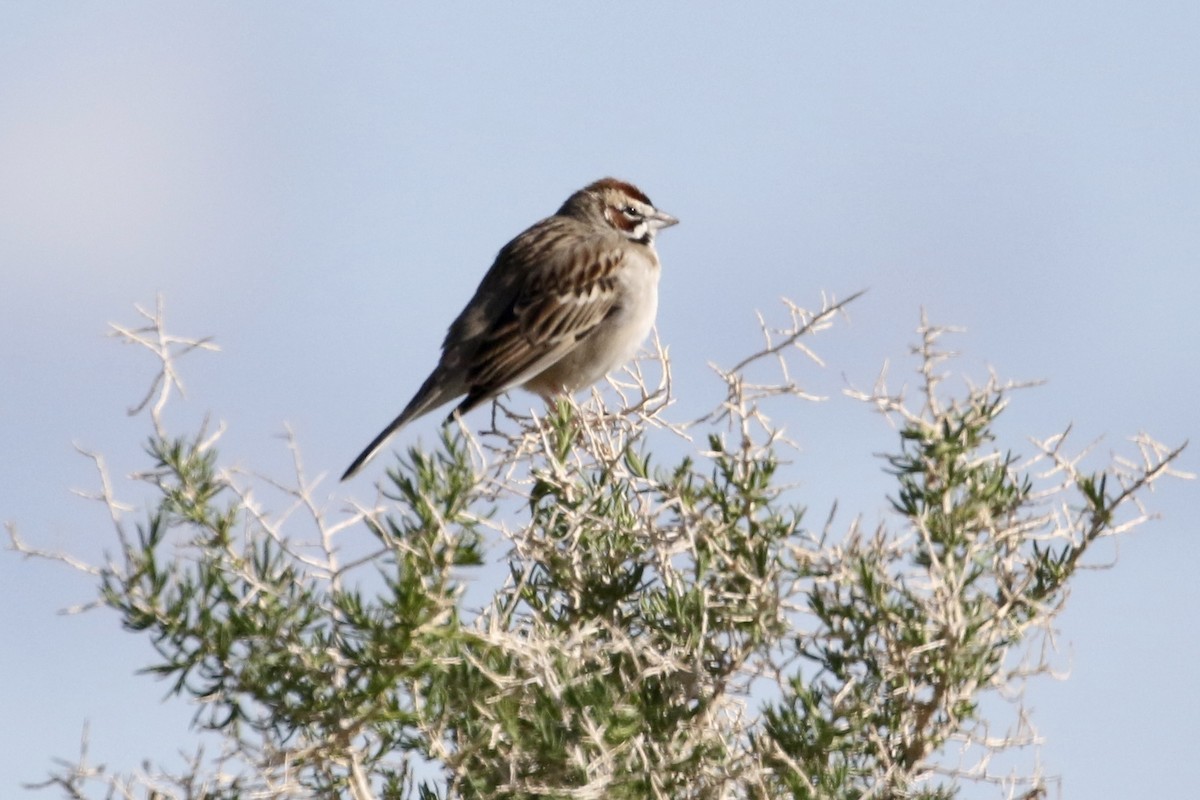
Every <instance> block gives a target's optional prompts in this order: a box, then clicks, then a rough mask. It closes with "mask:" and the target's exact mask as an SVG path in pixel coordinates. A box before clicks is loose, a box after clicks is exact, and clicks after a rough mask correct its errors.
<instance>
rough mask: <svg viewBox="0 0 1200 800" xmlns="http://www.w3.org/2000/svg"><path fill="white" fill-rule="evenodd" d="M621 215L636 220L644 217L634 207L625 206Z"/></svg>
mask: <svg viewBox="0 0 1200 800" xmlns="http://www.w3.org/2000/svg"><path fill="white" fill-rule="evenodd" d="M621 213H622V214H624V215H625V216H627V217H633V218H634V219H639V218H640V217H641V216H642V212H640V211H638V210H637V209H636V208H634V207H633V206H625V207H624V208H622V209H621Z"/></svg>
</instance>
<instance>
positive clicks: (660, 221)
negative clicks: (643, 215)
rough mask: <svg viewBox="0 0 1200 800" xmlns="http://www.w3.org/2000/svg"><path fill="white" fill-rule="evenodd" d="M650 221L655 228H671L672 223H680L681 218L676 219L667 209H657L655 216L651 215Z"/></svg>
mask: <svg viewBox="0 0 1200 800" xmlns="http://www.w3.org/2000/svg"><path fill="white" fill-rule="evenodd" d="M650 223H651V225H652V226H653V227H654V229H655V230H662V229H663V228H669V227H671V226H672V225H678V224H679V220H677V219H675V218H674V217H672V216H671V215H670V214H668V213H666V212H665V211H655V212H654V214H653V216H651V217H650Z"/></svg>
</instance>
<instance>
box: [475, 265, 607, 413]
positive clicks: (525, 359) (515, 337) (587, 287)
mask: <svg viewBox="0 0 1200 800" xmlns="http://www.w3.org/2000/svg"><path fill="white" fill-rule="evenodd" d="M602 244H603V242H584V243H581V246H579V247H577V248H575V249H574V250H573V251H568V252H565V253H564V254H563V255H564V258H562V259H561V260H555V261H553V262H548V263H544V264H542V265H540V266H541V269H538V270H531V271H530V274H529V279H528V281H527V282H526V284H525V285H524V286H523V287H522V290H521V292H520V293H519V294H518V295H517V297H516V299H515V301H514V303H513V305H512V307H511V309H510V310H509V312H508V313H506V314H504V315H503V316H502V317H501V319H499V320H497V324H496V325H495V326H494V327H493V328H492V329H491V330H490V331H489V332H488V335H487V336H486V338H485V340H484V341H483V342H482V343H481V345H480V347H479V349H478V350H477V351H476V352H475V354H474V357H473V359H472V360H473V365H472V366H473V367H474V369H472V370H471V375H470V378H469V384H470V391H469V393H468V398H467V399H468V401H470V400H472V399H474V400H476V401H478V400H482V399H484V398H486V397H490V396H492V395H495V394H499V393H500V392H503V391H505V390H507V389H509V388H511V387H513V386H516V385H519V384H521V383H524V382H525V381H526V380H528V379H529V378H532V377H533V376H534V375H537V374H538V373H539V372H541V371H542V370H544V369H546V368H547V367H549V366H550V365H551V364H554V363H555V362H556V361H558V360H559V359H560V358H562V357H563V356H564V355H566V354H567V353H568V352H570V350H571V349H572V348H573V347H575V345H576V344H577V343H578V342H579V340H580V339H582V338H583V337H584V336H586V335H587V334H588V333H589V332H590V331H591V330H592V329H593V328H595V327H596V325H598V324H599V323H600V322H601V320H603V319H604V317H605V315H606V314H608V313H609V311H611V310H612V308H613V306H614V305H615V303H616V300H617V282H616V272H617V269H618V268H619V266H620V264H621V260H622V256H621V255H620V252H619V251H615V250H613V249H612V248H609V247H601V246H598V245H602Z"/></svg>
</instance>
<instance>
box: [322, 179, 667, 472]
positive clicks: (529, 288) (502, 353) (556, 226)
mask: <svg viewBox="0 0 1200 800" xmlns="http://www.w3.org/2000/svg"><path fill="white" fill-rule="evenodd" d="M678 221H679V220H677V219H675V218H674V217H672V216H671V215H670V214H664V213H663V212H661V211H659V210H658V209H656V208H655V207H654V206H653V205H652V204H651V203H650V198H648V197H646V195H644V194H642V192H641V191H640V190H639V189H638V188H637V187H636V186H633V185H631V184H628V183H625V182H624V181H619V180H616V179H614V178H604V179H603V180H599V181H596V182H595V183H593V184H591V185H590V186H587V187H585V188H583V189H580V190H579V191H578V192H575V194H573V195H571V196H570V197H568V198H567V201H566V202H565V203H563V205H562V208H560V209H559V210H558V212H557V213H556V214H555V215H554V216H552V217H548V218H546V219H544V220H542V221H541V222H539V223H537V224H535V225H534V226H533V227H531V228H529V229H528V230H526V231H525V232H524V233H522V234H521V235H520V236H518V237H517V238H515V239H513V240H512V241H511V242H509V243H508V244H506V245H505V246H504V248H503V249H502V250H501V251H500V253H499V254H498V255H497V256H496V261H495V263H493V264H492V267H491V269H489V270H488V272H487V274H486V275H484V276H483V281H482V282H480V284H479V288H478V289H476V290H475V296H474V297H472V298H471V302H469V303H467V307H466V308H464V309H463V310H462V313H460V314H459V315H458V319H456V320H454V323H453V324H452V325H451V326H450V330H449V332H448V333H447V334H446V339H445V341H443V342H442V357H441V360H440V361H439V362H438V365H437V368H436V369H434V371H433V374H431V375H430V376H429V377H428V378H426V379H425V383H423V384H422V385H421V388H420V389H418V390H417V394H416V396H415V397H413V399H412V400H410V401H409V403H408V405H407V406H405V408H404V410H403V411H402V412H400V416H398V417H396V418H395V419H394V420H392V422H391V424H390V425H388V426H387V427H386V428H384V429H383V432H382V433H380V434H379V435H378V436H376V437H375V441H373V442H371V444H369V445H367V449H366V450H363V452H362V453H361V454H360V455H359V457H358V458H356V459H354V463H353V464H351V465H350V468H349V469H347V470H346V473H345V474H344V475H342V480H346V479H347V478H349V477H351V476H352V475H354V473H356V472H358V471H359V470H360V469H362V467H363V465H364V464H366V463H367V462H368V461H370V460H371V458H372V457H373V456H374V455H375V454H376V453H377V452H379V450H380V449H381V448H382V447H383V445H384V444H385V443H386V442H387V440H388V438H389V437H390V436H391V435H392V434H393V433H395V432H396V431H397V430H399V429H400V428H401V427H403V426H404V425H405V424H407V423H408V422H409V421H411V420H413V419H416V418H417V417H419V416H421V415H422V414H426V413H428V412H430V411H432V410H433V409H435V408H437V407H438V406H440V405H443V404H445V403H447V402H449V401H451V400H453V399H454V398H456V397H459V396H460V395H466V397H464V398H463V400H462V402H461V403H459V404H458V406H457V407H456V408H455V409H454V411H453V412H452V413H451V415H450V417H448V418H447V421H449V420H450V419H453V417H454V416H455V415H456V414H463V413H466V412H467V411H470V410H471V409H472V408H475V407H476V406H478V405H480V404H481V403H484V402H487V401H488V400H491V399H492V398H494V397H496V396H498V395H500V394H503V393H504V392H506V391H508V390H509V389H512V388H513V387H515V386H522V387H524V388H526V389H529V390H530V391H533V392H536V393H537V394H540V395H542V396H543V397H550V396H553V395H555V394H558V393H560V392H573V391H575V390H577V389H582V388H583V387H585V386H590V385H591V384H593V383H595V382H596V381H598V380H600V379H601V378H603V377H604V376H605V375H606V374H607V373H608V372H609V371H610V370H613V369H615V368H617V367H619V366H620V365H622V364H624V363H625V362H626V361H628V360H629V359H630V358H632V357H633V355H634V353H636V352H637V349H638V347H640V346H641V344H642V342H643V341H644V340H645V338H646V335H647V334H648V333H649V332H650V327H651V326H652V325H653V324H654V315H655V313H656V311H657V310H658V274H659V261H658V254H657V253H656V252H655V250H654V235H655V234H656V233H658V231H660V230H661V229H663V228H666V227H668V226H671V225H674V224H675V223H677V222H678Z"/></svg>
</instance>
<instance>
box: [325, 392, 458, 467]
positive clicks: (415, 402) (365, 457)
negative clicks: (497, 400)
mask: <svg viewBox="0 0 1200 800" xmlns="http://www.w3.org/2000/svg"><path fill="white" fill-rule="evenodd" d="M438 373H439V370H434V373H433V374H432V375H430V376H429V378H428V379H427V380H426V381H425V383H424V384H423V385H422V386H421V388H420V390H419V391H417V394H416V395H415V396H414V397H413V399H412V400H410V401H409V403H408V405H407V406H405V407H404V410H403V411H401V412H400V416H398V417H396V418H395V419H394V420H392V421H391V422H390V423H388V426H387V427H386V428H384V429H383V431H382V432H381V433H380V434H379V435H378V436H376V437H375V438H374V439H373V440H372V441H371V443H370V444H369V445H367V448H366V449H365V450H363V451H362V452H361V453H359V454H358V458H356V459H354V463H353V464H351V465H350V466H349V467H348V468H347V469H346V471H345V472H344V473H342V480H348V479H349V478H353V477H354V475H355V474H356V473H357V472H358V471H359V470H360V469H362V468H363V467H365V466H366V465H367V462H368V461H370V460H371V459H372V458H374V457H375V455H376V454H377V453H378V452H379V451H380V450H382V449H383V446H384V445H385V444H387V440H388V439H390V438H391V437H392V434H393V433H395V432H396V431H398V430H400V429H401V428H403V427H404V426H405V425H407V424H408V423H410V422H412V421H413V420H414V419H416V418H417V417H420V416H422V415H424V414H428V413H429V412H430V411H432V410H433V409H435V408H437V407H438V406H440V405H442V404H443V403H446V402H449V401H450V400H451V399H453V398H454V397H457V396H458V395H460V394H462V390H461V389H459V388H458V387H455V386H446V385H444V378H443V377H442V376H441V375H439V374H438Z"/></svg>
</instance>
